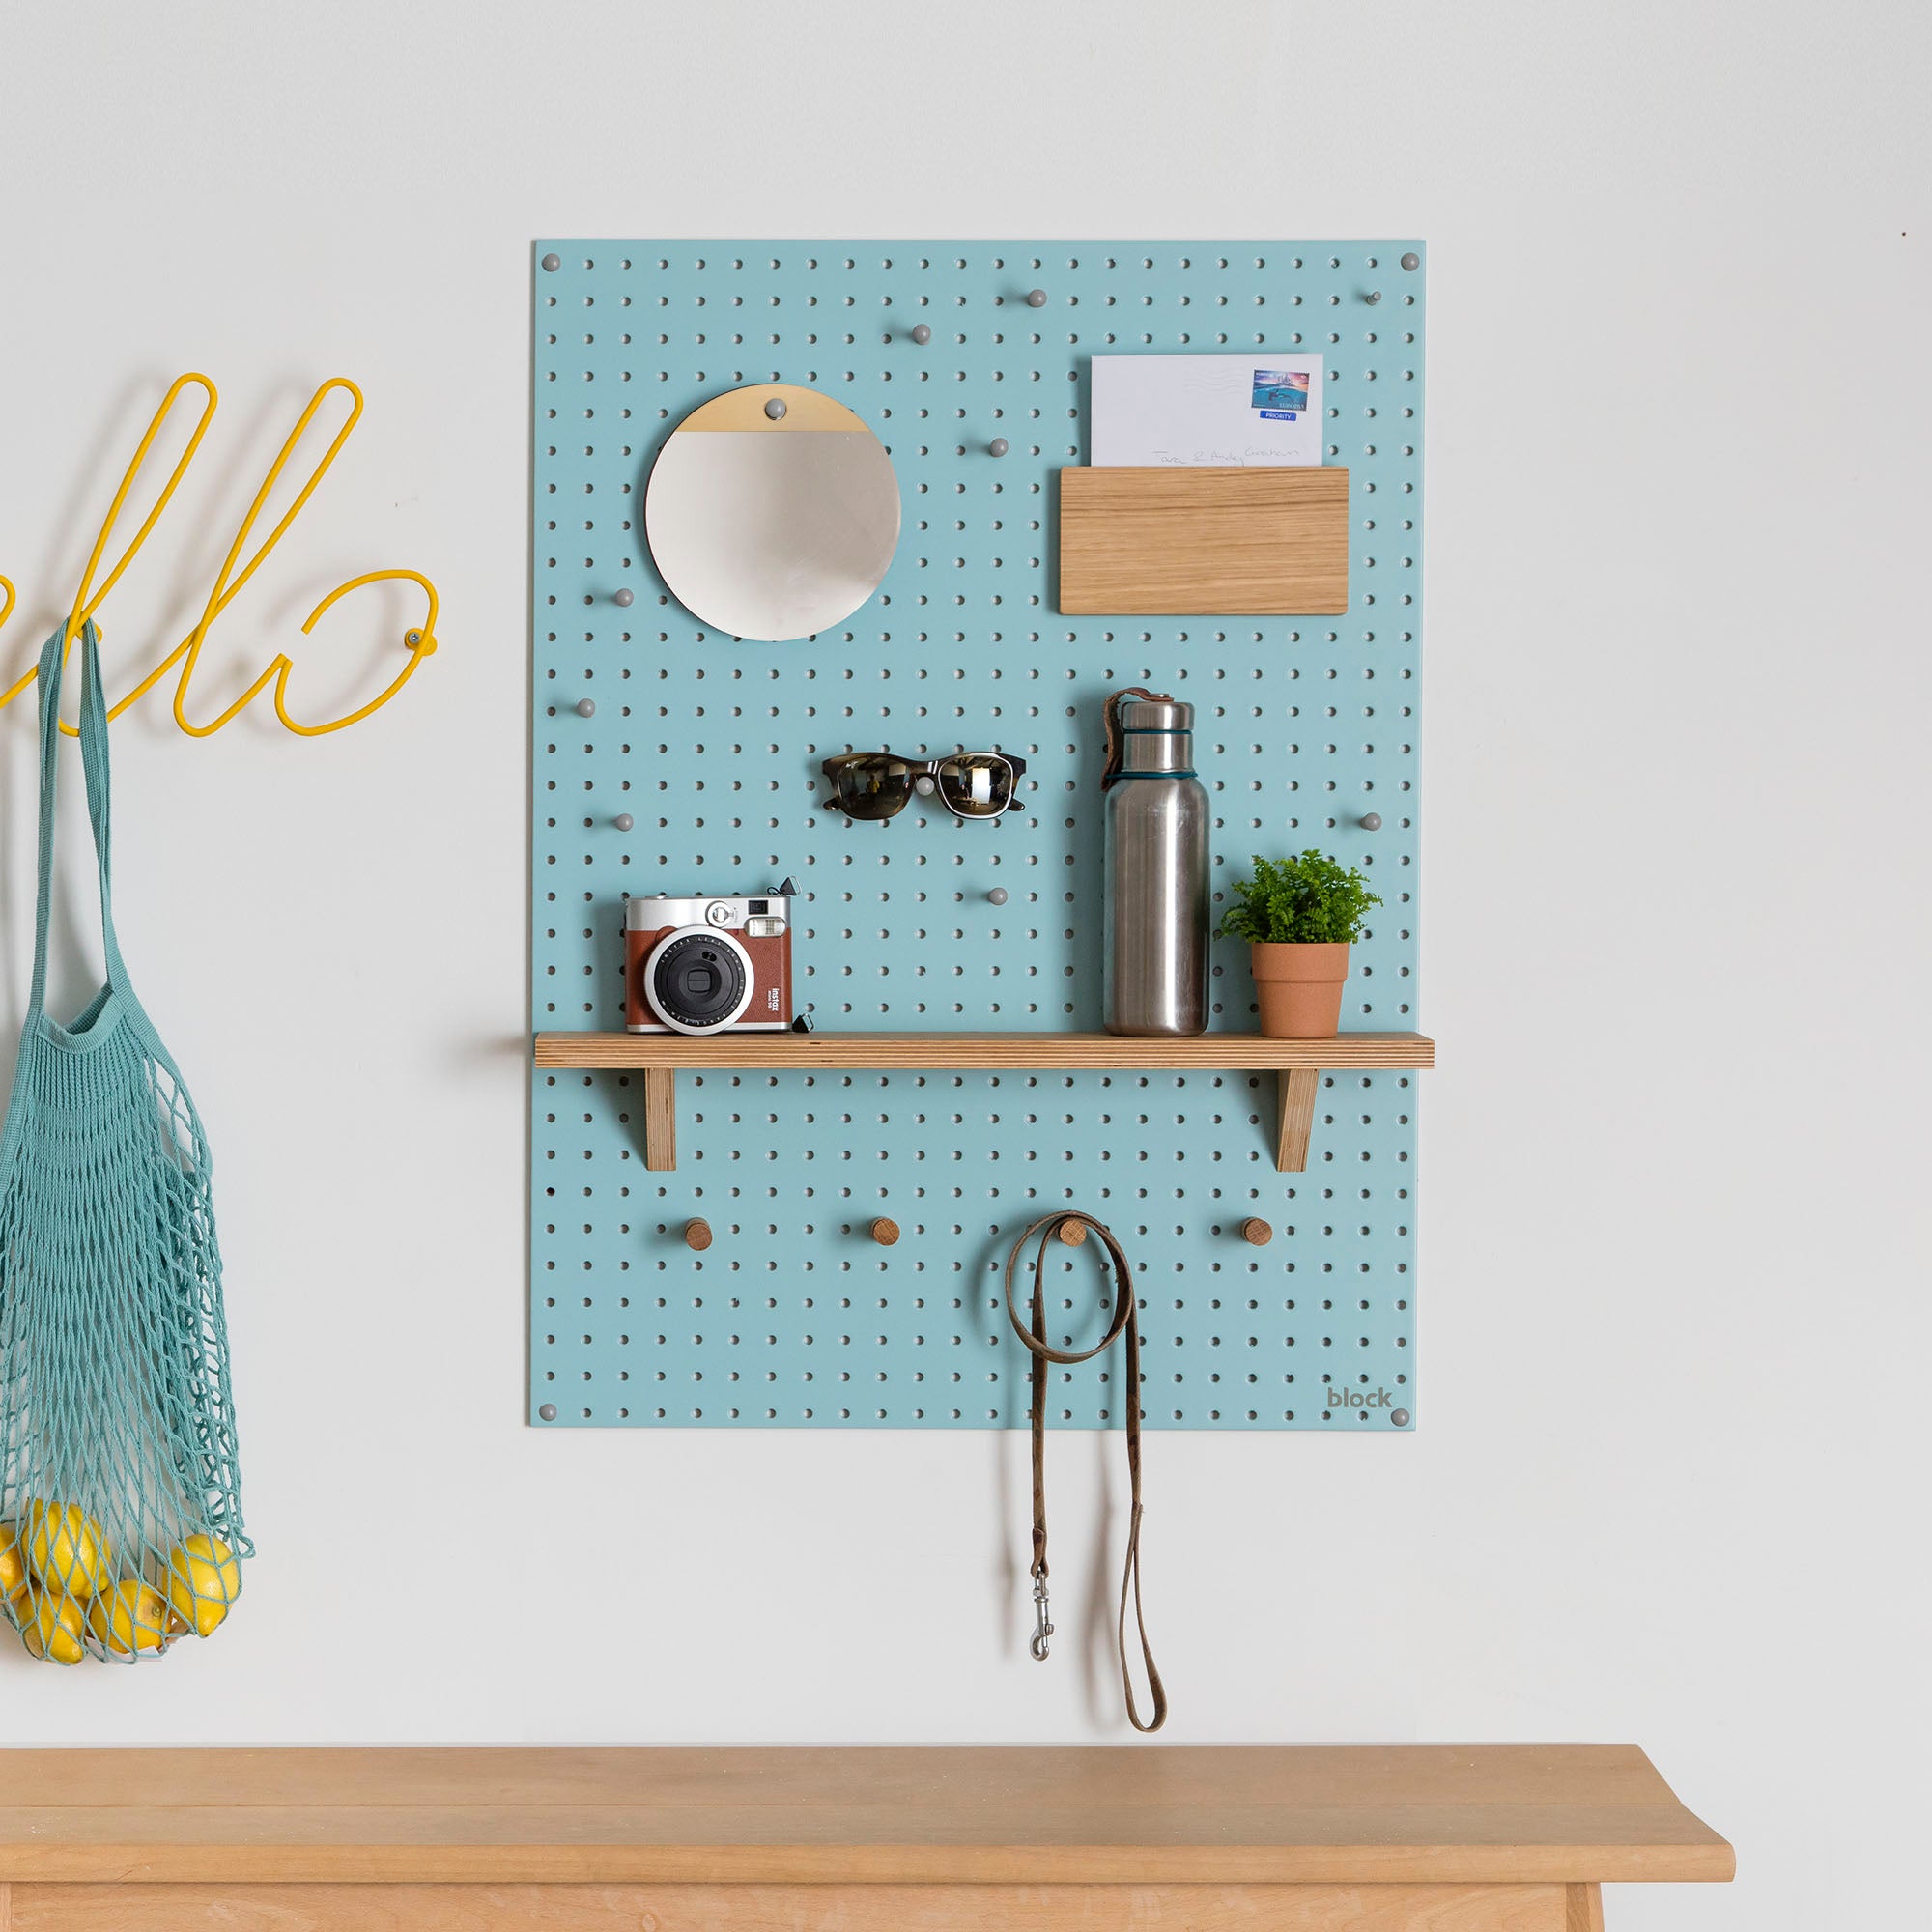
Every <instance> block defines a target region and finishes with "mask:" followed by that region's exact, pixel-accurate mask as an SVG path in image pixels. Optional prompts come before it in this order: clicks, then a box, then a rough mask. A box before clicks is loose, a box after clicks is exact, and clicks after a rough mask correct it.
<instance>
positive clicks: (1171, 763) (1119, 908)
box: [1100, 687, 1208, 1034]
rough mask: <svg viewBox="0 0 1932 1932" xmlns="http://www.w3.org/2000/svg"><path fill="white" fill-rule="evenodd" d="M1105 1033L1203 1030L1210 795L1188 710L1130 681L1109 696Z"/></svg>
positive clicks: (1190, 707) (1104, 780)
mask: <svg viewBox="0 0 1932 1932" xmlns="http://www.w3.org/2000/svg"><path fill="white" fill-rule="evenodd" d="M1100 789H1101V790H1102V791H1103V792H1104V793H1105V794H1106V799H1107V887H1106V890H1107V903H1106V938H1105V947H1104V952H1103V955H1102V984H1101V1004H1102V1013H1103V1018H1104V1022H1105V1025H1106V1028H1107V1031H1108V1032H1109V1033H1120V1034H1195V1033H1206V1032H1207V1030H1208V793H1207V791H1206V790H1205V789H1204V787H1203V786H1202V783H1201V781H1200V780H1199V779H1198V778H1196V777H1195V775H1194V707H1193V705H1191V704H1181V703H1178V702H1177V701H1176V700H1175V699H1174V698H1172V697H1161V696H1155V695H1154V694H1153V693H1152V692H1149V691H1143V690H1141V689H1139V688H1138V687H1136V688H1135V689H1133V690H1131V691H1118V692H1116V693H1115V694H1114V695H1113V696H1111V697H1110V698H1108V700H1107V763H1106V769H1105V771H1104V772H1103V773H1102V774H1101V778H1100Z"/></svg>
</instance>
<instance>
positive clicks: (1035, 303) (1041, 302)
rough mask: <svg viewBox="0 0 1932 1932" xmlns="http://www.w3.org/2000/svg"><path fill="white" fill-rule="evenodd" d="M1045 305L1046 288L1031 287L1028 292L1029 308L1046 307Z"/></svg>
mask: <svg viewBox="0 0 1932 1932" xmlns="http://www.w3.org/2000/svg"><path fill="white" fill-rule="evenodd" d="M1045 306H1046V291H1045V290H1044V289H1030V290H1029V291H1028V292H1027V307H1028V308H1044V307H1045Z"/></svg>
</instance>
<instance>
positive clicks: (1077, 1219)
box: [1007, 1208, 1167, 1731]
mask: <svg viewBox="0 0 1932 1932" xmlns="http://www.w3.org/2000/svg"><path fill="white" fill-rule="evenodd" d="M1069 1226H1071V1227H1078V1228H1084V1229H1086V1230H1087V1231H1088V1232H1089V1233H1090V1234H1093V1235H1094V1236H1097V1237H1098V1238H1099V1240H1100V1242H1101V1244H1102V1245H1103V1246H1104V1247H1105V1248H1106V1250H1107V1254H1108V1257H1109V1259H1110V1260H1111V1261H1112V1263H1113V1268H1114V1313H1113V1319H1112V1320H1111V1321H1109V1322H1108V1324H1107V1332H1106V1334H1105V1335H1103V1336H1102V1337H1101V1338H1100V1340H1099V1341H1097V1342H1096V1343H1094V1346H1093V1347H1092V1348H1091V1349H1081V1350H1062V1349H1056V1348H1054V1347H1053V1346H1052V1345H1051V1344H1050V1343H1049V1342H1048V1341H1047V1338H1046V1255H1047V1250H1048V1248H1049V1247H1051V1246H1052V1245H1053V1244H1054V1241H1055V1237H1056V1236H1058V1235H1059V1233H1060V1231H1061V1229H1063V1228H1065V1227H1069ZM1036 1236H1037V1238H1038V1241H1039V1251H1038V1252H1037V1254H1036V1255H1035V1257H1034V1264H1033V1305H1032V1308H1031V1310H1030V1311H1029V1312H1030V1314H1031V1317H1032V1320H1031V1322H1026V1321H1021V1320H1020V1312H1019V1308H1018V1306H1017V1305H1016V1304H1015V1302H1014V1300H1013V1276H1014V1273H1015V1272H1016V1271H1017V1269H1018V1267H1019V1263H1020V1256H1021V1254H1022V1252H1023V1251H1024V1249H1025V1247H1026V1244H1027V1243H1028V1242H1029V1241H1031V1240H1033V1239H1034V1238H1035V1237H1036ZM1007 1315H1008V1317H1009V1320H1010V1321H1011V1322H1012V1324H1013V1332H1014V1333H1015V1334H1017V1335H1018V1336H1019V1338H1020V1340H1021V1341H1022V1342H1024V1343H1025V1344H1026V1347H1027V1350H1028V1351H1029V1352H1030V1353H1031V1355H1032V1356H1033V1401H1032V1406H1031V1407H1030V1409H1029V1411H1028V1413H1029V1417H1030V1420H1031V1422H1032V1426H1033V1572H1032V1574H1033V1577H1034V1585H1035V1590H1036V1592H1037V1594H1039V1595H1040V1601H1041V1602H1044V1596H1043V1591H1042V1585H1043V1583H1044V1580H1045V1577H1046V1575H1047V1567H1046V1403H1047V1395H1048V1387H1047V1370H1048V1367H1049V1365H1050V1364H1054V1363H1059V1364H1060V1365H1062V1366H1063V1367H1070V1366H1071V1365H1073V1364H1074V1363H1076V1362H1091V1361H1092V1360H1093V1359H1094V1356H1095V1355H1099V1354H1104V1353H1105V1352H1106V1351H1107V1350H1109V1349H1111V1348H1112V1347H1113V1346H1114V1344H1115V1342H1116V1341H1118V1340H1119V1339H1120V1337H1121V1336H1122V1335H1124V1336H1125V1337H1126V1342H1127V1347H1126V1435H1127V1483H1128V1490H1129V1493H1130V1495H1131V1497H1132V1502H1133V1514H1132V1517H1131V1519H1130V1520H1129V1522H1128V1525H1127V1555H1126V1564H1125V1567H1124V1568H1123V1570H1122V1573H1121V1607H1120V1616H1119V1620H1118V1623H1117V1625H1116V1631H1115V1636H1116V1642H1117V1645H1118V1648H1119V1651H1120V1658H1121V1689H1122V1691H1123V1692H1124V1693H1125V1696H1126V1700H1127V1721H1128V1723H1130V1724H1131V1725H1133V1727H1134V1729H1135V1730H1137V1731H1157V1730H1159V1729H1160V1727H1161V1726H1162V1725H1163V1724H1164V1723H1166V1722H1167V1690H1166V1688H1165V1687H1164V1686H1163V1685H1162V1683H1161V1681H1160V1672H1159V1670H1158V1669H1156V1668H1155V1666H1154V1661H1153V1650H1152V1647H1151V1645H1150V1643H1149V1642H1148V1632H1147V1615H1146V1612H1145V1610H1144V1609H1143V1607H1142V1605H1141V1514H1142V1503H1141V1330H1140V1320H1139V1313H1138V1305H1137V1303H1136V1299H1135V1295H1134V1271H1133V1267H1132V1265H1131V1264H1129V1263H1128V1261H1127V1258H1126V1255H1125V1253H1124V1252H1123V1251H1122V1247H1121V1244H1120V1242H1118V1241H1117V1240H1115V1238H1114V1236H1113V1235H1112V1234H1111V1233H1110V1232H1109V1231H1108V1230H1107V1229H1105V1228H1103V1227H1102V1226H1101V1225H1100V1223H1099V1222H1098V1221H1096V1220H1094V1218H1093V1216H1092V1215H1091V1214H1082V1213H1080V1212H1079V1211H1078V1210H1077V1209H1074V1208H1064V1209H1062V1210H1061V1212H1059V1213H1057V1214H1049V1215H1047V1217H1046V1218H1045V1219H1044V1220H1043V1221H1036V1222H1035V1223H1034V1224H1033V1226H1032V1227H1031V1228H1029V1229H1028V1230H1027V1231H1026V1233H1025V1234H1024V1235H1022V1236H1020V1237H1019V1239H1018V1240H1017V1241H1015V1242H1014V1243H1013V1251H1012V1253H1011V1254H1010V1255H1009V1256H1008V1258H1007ZM1130 1595H1131V1597H1132V1599H1133V1605H1134V1624H1135V1629H1136V1632H1137V1634H1138V1635H1139V1637H1140V1646H1141V1661H1142V1662H1143V1663H1144V1664H1145V1665H1146V1667H1147V1680H1148V1690H1149V1691H1150V1693H1151V1697H1152V1700H1153V1715H1152V1718H1151V1720H1150V1721H1149V1722H1147V1723H1142V1722H1141V1715H1140V1711H1139V1709H1138V1707H1137V1706H1136V1705H1135V1703H1134V1680H1133V1675H1132V1673H1131V1671H1130V1670H1129V1668H1128V1665H1127V1600H1128V1597H1129V1596H1130ZM1043 1628H1045V1629H1048V1630H1050V1629H1051V1628H1052V1627H1051V1625H1044V1626H1043ZM1036 1654H1038V1653H1036Z"/></svg>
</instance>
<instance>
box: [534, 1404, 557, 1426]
mask: <svg viewBox="0 0 1932 1932" xmlns="http://www.w3.org/2000/svg"><path fill="white" fill-rule="evenodd" d="M537 1413H538V1415H540V1416H541V1417H542V1418H543V1419H544V1421H546V1422H554V1421H555V1420H556V1404H555V1403H554V1402H547V1403H545V1404H544V1406H542V1407H541V1408H540V1409H538V1410H537Z"/></svg>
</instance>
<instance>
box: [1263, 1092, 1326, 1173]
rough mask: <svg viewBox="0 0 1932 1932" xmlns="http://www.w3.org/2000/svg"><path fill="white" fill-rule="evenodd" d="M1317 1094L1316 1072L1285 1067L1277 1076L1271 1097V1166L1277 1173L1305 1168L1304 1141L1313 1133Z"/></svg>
mask: <svg viewBox="0 0 1932 1932" xmlns="http://www.w3.org/2000/svg"><path fill="white" fill-rule="evenodd" d="M1320 1094H1321V1072H1320V1071H1319V1069H1317V1068H1314V1067H1307V1066H1293V1067H1288V1068H1285V1069H1284V1070H1283V1071H1282V1072H1281V1073H1280V1074H1279V1075H1278V1076H1277V1091H1276V1094H1275V1107H1276V1114H1275V1151H1274V1165H1275V1172H1276V1173H1278V1174H1302V1173H1305V1172H1306V1171H1307V1168H1308V1138H1309V1135H1310V1134H1311V1133H1313V1132H1314V1130H1315V1102H1316V1099H1317V1097H1318V1096H1319V1095H1320Z"/></svg>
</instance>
